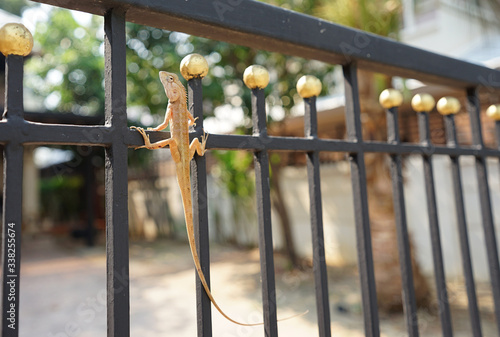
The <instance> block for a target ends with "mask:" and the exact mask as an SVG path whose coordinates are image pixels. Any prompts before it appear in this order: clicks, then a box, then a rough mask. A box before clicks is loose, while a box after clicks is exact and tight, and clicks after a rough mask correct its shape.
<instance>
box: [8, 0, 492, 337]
mask: <svg viewBox="0 0 500 337" xmlns="http://www.w3.org/2000/svg"><path fill="white" fill-rule="evenodd" d="M40 2H44V3H47V4H52V5H56V6H59V7H64V8H69V9H75V10H80V11H85V12H88V13H93V14H98V15H103V16H104V17H105V63H106V65H105V67H106V68H105V83H106V84H105V90H106V106H105V117H106V122H105V124H104V125H95V126H80V125H54V124H41V123H34V122H29V121H27V120H25V119H24V116H23V105H22V102H23V97H22V92H23V58H22V57H21V56H15V55H11V56H8V57H7V60H6V65H7V67H6V84H7V88H6V105H5V114H4V118H3V119H2V121H1V122H0V143H1V144H3V145H4V204H3V237H2V238H3V248H2V249H3V255H2V265H3V274H2V315H1V316H2V321H1V322H2V323H1V324H2V336H3V337H7V336H18V331H19V320H20V319H22V317H19V292H20V289H19V277H20V274H19V271H20V255H19V248H20V241H21V221H22V219H21V204H22V195H21V188H20V186H22V174H21V172H22V168H23V161H22V159H23V146H24V145H26V144H71V145H89V146H101V147H104V148H105V152H106V173H105V174H106V176H105V180H106V221H107V225H106V228H107V232H106V243H107V311H108V312H107V315H108V336H113V337H126V336H129V335H130V328H129V326H130V324H129V322H130V308H129V302H130V298H129V283H128V277H129V253H128V249H129V248H128V247H129V243H128V212H127V169H126V168H127V148H128V147H135V146H139V145H142V137H141V136H140V135H139V134H138V133H137V132H135V131H131V130H129V129H128V128H127V117H126V68H125V61H126V60H125V41H126V40H125V21H126V20H127V21H131V22H136V23H140V24H146V25H149V26H154V27H157V28H164V29H168V30H175V31H182V32H185V33H189V34H194V35H198V36H204V37H208V38H212V39H217V40H224V41H227V42H232V43H236V44H240V45H246V46H250V47H257V48H260V49H267V50H270V51H277V52H282V53H286V54H291V55H295V56H301V57H305V58H309V59H317V60H321V61H325V62H328V63H331V64H340V65H342V66H343V70H344V78H345V99H346V109H345V114H346V115H345V117H346V126H347V139H346V140H334V139H319V138H318V137H317V118H316V105H315V98H310V99H306V100H305V103H306V104H305V107H306V115H305V119H306V123H305V125H306V130H305V135H306V136H305V137H304V138H287V137H271V136H268V134H267V131H266V111H265V104H264V98H265V97H264V93H263V90H261V89H254V90H253V92H252V93H253V98H252V110H253V120H254V134H253V135H251V136H239V135H215V134H213V135H211V136H210V137H209V139H208V148H210V149H240V150H242V149H243V150H248V151H253V153H254V155H255V172H256V178H257V179H256V184H257V205H258V207H257V212H258V220H259V221H258V222H259V233H260V235H259V247H260V257H261V277H262V297H263V312H264V330H265V335H266V336H277V322H276V298H275V280H274V265H273V245H272V233H271V206H270V198H269V165H268V151H271V150H284V151H301V152H304V153H305V155H307V171H308V174H309V191H310V207H311V211H310V213H311V228H312V234H313V256H314V275H315V284H316V300H317V314H318V326H319V335H320V336H321V337H326V336H331V334H332V332H331V324H330V312H329V299H328V284H327V274H326V264H325V250H324V238H323V220H322V212H321V192H320V184H321V180H320V176H319V153H320V152H322V151H333V152H345V153H347V154H348V156H349V159H350V165H351V179H352V187H353V195H354V210H355V226H356V235H357V251H358V261H359V275H360V280H361V292H362V302H363V303H362V304H363V316H364V326H365V335H366V336H371V337H373V336H379V335H380V329H379V318H378V309H377V296H376V291H375V280H374V265H373V257H372V255H373V252H372V247H371V236H370V221H369V213H368V201H367V190H366V172H365V170H366V168H365V162H364V154H365V153H370V152H378V153H385V154H387V155H388V156H389V157H390V159H391V161H390V162H391V176H392V184H393V195H394V209H395V216H396V218H395V220H396V229H397V235H398V250H399V255H400V264H401V274H402V284H403V294H402V296H403V299H404V301H403V302H404V312H405V317H406V325H407V331H408V334H409V336H412V337H414V336H418V335H419V332H418V319H417V312H416V304H415V293H414V287H413V276H412V269H411V260H410V245H409V240H408V229H407V221H406V213H405V207H404V195H403V180H402V174H401V171H402V166H401V156H402V155H405V154H415V153H420V154H421V155H422V157H423V159H424V171H425V173H426V174H425V175H426V180H425V185H426V191H427V205H428V211H429V220H430V226H431V236H432V251H433V258H434V266H435V276H436V288H437V294H438V298H439V301H438V302H439V305H440V308H439V313H440V318H441V326H442V330H443V335H444V336H452V335H453V332H452V325H451V317H450V310H449V301H448V297H447V293H446V281H445V276H444V271H443V259H442V253H441V245H440V233H439V225H438V221H437V208H436V200H435V193H434V181H433V175H432V172H433V171H432V156H433V155H436V154H439V155H446V156H448V157H449V158H450V159H451V162H452V172H453V183H454V188H455V202H456V210H457V215H458V231H459V237H460V243H461V253H462V259H463V266H464V274H465V279H466V287H467V295H468V300H469V312H470V317H471V322H472V327H473V335H474V336H481V335H482V334H481V328H480V318H479V311H478V307H477V301H476V296H475V286H474V278H473V274H472V266H471V255H470V251H469V244H468V234H467V228H466V223H465V216H464V201H463V195H462V186H461V180H460V177H461V173H460V165H459V159H460V157H461V156H473V157H474V158H475V165H476V170H477V181H478V186H479V195H480V201H481V214H482V221H483V225H484V233H485V242H486V252H487V256H488V266H489V271H490V276H491V286H492V290H493V302H494V306H495V317H496V321H497V325H498V326H499V333H500V268H499V260H498V248H497V243H496V239H495V238H496V237H495V229H494V220H493V216H492V204H491V200H490V194H489V185H488V179H487V172H486V159H487V158H488V157H496V158H500V150H498V149H490V148H486V147H485V146H484V143H483V138H482V132H481V121H480V102H479V90H487V91H491V93H492V94H494V95H498V93H499V92H500V72H499V71H496V70H491V69H489V68H485V67H481V66H478V65H473V64H469V63H466V62H463V61H459V60H455V59H451V58H447V57H443V56H439V55H436V54H433V53H429V52H426V51H423V50H419V49H415V48H412V47H409V46H405V45H403V44H400V43H397V42H394V41H391V40H388V39H384V38H381V37H377V36H374V35H370V34H367V33H363V32H360V31H357V30H352V29H348V28H344V27H341V26H338V25H335V24H331V23H328V22H325V21H322V20H318V19H316V18H312V17H308V16H305V15H301V14H298V13H294V12H290V11H287V10H283V9H280V8H276V7H272V6H269V5H266V4H264V3H260V2H254V1H248V0H227V1H161V0H99V1H98V0H92V1H71V0H46V1H40ZM358 68H363V69H372V70H373V69H376V70H377V72H383V73H386V74H389V75H399V76H403V77H407V78H415V79H418V80H421V81H429V82H432V83H437V84H444V85H449V86H453V87H455V88H459V89H461V90H464V91H465V93H466V97H467V109H468V112H469V115H470V123H471V129H472V138H473V145H472V146H470V147H462V146H459V145H458V143H457V140H456V132H455V125H454V117H453V115H448V116H445V117H444V118H445V123H446V132H447V141H448V143H447V145H446V146H433V145H432V144H431V143H430V141H429V124H428V119H427V116H426V114H425V113H423V114H420V116H419V123H420V130H421V143H420V144H409V143H402V142H401V141H400V139H399V129H398V110H397V107H393V108H390V109H388V110H387V121H388V134H389V137H388V140H387V142H368V141H364V140H363V138H362V133H361V132H362V128H361V118H360V103H359V93H358V82H357V71H358ZM188 92H189V99H190V102H192V104H191V105H190V107H191V109H192V112H193V114H194V116H195V117H199V119H200V120H201V119H202V104H201V99H202V88H201V81H200V80H199V79H192V80H190V81H189V82H188ZM498 123H499V122H497V141H498V142H499V144H500V133H498V131H499V130H500V126H499V124H498ZM202 127H203V125H202V123H198V126H197V129H196V130H195V132H194V133H193V134H192V136H193V137H195V136H199V135H200V134H201V132H202ZM167 136H168V134H165V133H158V132H157V133H152V134H151V139H152V140H153V141H157V140H160V139H163V138H165V137H167ZM192 172H193V193H194V200H195V202H194V203H193V204H194V218H195V227H196V231H197V238H198V241H197V246H198V250H199V252H200V256H201V260H202V261H201V263H202V266H203V269H204V272H205V275H206V276H207V279H208V278H209V247H208V223H207V222H208V216H207V209H206V202H205V198H206V195H207V190H206V189H207V184H206V166H205V159H204V158H203V157H195V160H194V161H193V163H192ZM197 298H198V305H197V308H198V335H199V336H205V337H206V336H211V335H212V328H211V308H210V301H209V299H208V297H207V296H206V295H205V294H204V292H203V288H202V286H201V284H200V283H199V280H198V281H197ZM333 334H334V335H335V332H333Z"/></svg>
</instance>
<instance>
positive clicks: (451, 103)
mask: <svg viewBox="0 0 500 337" xmlns="http://www.w3.org/2000/svg"><path fill="white" fill-rule="evenodd" d="M436 108H437V110H438V111H439V113H440V114H441V115H451V114H456V113H457V112H459V111H460V108H461V105H460V102H459V101H458V99H456V98H455V97H451V96H446V97H442V98H441V99H440V100H439V101H438V102H437V105H436Z"/></svg>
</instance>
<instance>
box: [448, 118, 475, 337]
mask: <svg viewBox="0 0 500 337" xmlns="http://www.w3.org/2000/svg"><path fill="white" fill-rule="evenodd" d="M444 119H445V128H446V142H447V145H448V147H457V146H458V142H457V132H456V128H455V117H454V115H453V114H451V115H446V116H444ZM450 159H451V173H452V180H453V192H454V193H453V194H454V197H455V210H456V214H457V226H458V235H459V238H460V252H461V254H462V267H463V271H464V277H465V287H466V291H467V299H468V302H469V316H470V320H471V327H472V334H473V336H474V337H481V336H482V332H481V320H480V316H479V309H478V307H477V298H476V285H475V283H474V273H473V271H472V262H471V258H470V247H469V235H468V232H467V224H466V217H465V206H464V198H463V189H462V181H461V177H462V175H461V173H460V163H459V157H456V156H451V157H450Z"/></svg>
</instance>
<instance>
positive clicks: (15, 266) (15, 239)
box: [0, 55, 24, 337]
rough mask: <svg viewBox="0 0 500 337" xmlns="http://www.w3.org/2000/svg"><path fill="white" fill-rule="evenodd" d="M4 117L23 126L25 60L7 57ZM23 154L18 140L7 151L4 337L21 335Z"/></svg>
mask: <svg viewBox="0 0 500 337" xmlns="http://www.w3.org/2000/svg"><path fill="white" fill-rule="evenodd" d="M5 78H6V90H5V113H4V117H5V118H6V119H7V122H8V123H9V124H11V125H12V127H16V126H18V127H22V123H23V57H22V56H17V55H9V56H7V58H6V76H5ZM23 152H24V148H23V146H22V144H21V143H20V140H19V139H13V140H11V142H9V143H8V144H7V145H5V149H4V163H3V167H4V172H3V179H4V182H3V229H2V233H3V235H2V267H3V268H2V271H3V272H2V315H1V316H2V322H1V323H0V324H1V326H2V337H17V336H19V321H20V317H19V294H20V288H19V280H20V277H21V275H20V271H21V221H22V201H23V197H22V190H23V188H22V187H23Z"/></svg>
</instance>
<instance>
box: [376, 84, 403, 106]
mask: <svg viewBox="0 0 500 337" xmlns="http://www.w3.org/2000/svg"><path fill="white" fill-rule="evenodd" d="M378 101H379V102H380V105H382V106H383V107H384V108H386V109H390V108H394V107H398V106H400V105H401V104H402V103H403V95H402V94H401V92H400V91H399V90H396V89H385V90H384V91H382V92H381V93H380V96H379V97H378Z"/></svg>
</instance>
